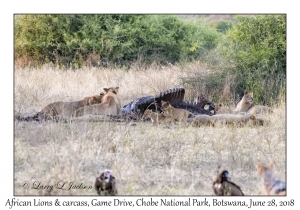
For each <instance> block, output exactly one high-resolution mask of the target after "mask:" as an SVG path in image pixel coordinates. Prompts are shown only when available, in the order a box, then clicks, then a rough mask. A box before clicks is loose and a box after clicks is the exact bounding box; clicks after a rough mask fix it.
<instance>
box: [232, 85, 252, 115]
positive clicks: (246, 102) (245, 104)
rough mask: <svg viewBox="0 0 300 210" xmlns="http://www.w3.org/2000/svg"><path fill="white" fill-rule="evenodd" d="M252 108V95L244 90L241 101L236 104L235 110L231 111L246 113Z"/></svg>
mask: <svg viewBox="0 0 300 210" xmlns="http://www.w3.org/2000/svg"><path fill="white" fill-rule="evenodd" d="M253 106H254V103H253V93H248V91H247V90H245V92H244V96H243V98H242V100H241V101H240V102H239V103H238V104H237V106H236V109H235V110H233V111H236V112H247V111H248V110H249V109H250V108H252V107H253Z"/></svg>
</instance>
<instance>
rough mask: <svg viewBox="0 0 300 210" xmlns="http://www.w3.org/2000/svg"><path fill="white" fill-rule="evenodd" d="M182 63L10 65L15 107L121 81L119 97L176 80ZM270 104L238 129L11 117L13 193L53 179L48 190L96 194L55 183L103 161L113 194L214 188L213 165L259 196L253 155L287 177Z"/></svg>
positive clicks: (281, 131)
mask: <svg viewBox="0 0 300 210" xmlns="http://www.w3.org/2000/svg"><path fill="white" fill-rule="evenodd" d="M182 70H183V69H180V68H179V67H175V66H170V67H167V68H164V69H159V68H154V67H153V68H149V69H147V70H144V71H135V70H134V69H131V70H129V71H123V70H119V69H111V70H108V69H102V70H98V69H84V70H78V71H72V70H67V71H59V70H53V69H51V68H47V67H44V68H43V69H39V70H30V69H16V70H15V107H14V109H15V110H17V111H20V112H22V113H31V112H35V111H39V110H41V109H42V108H43V107H44V106H45V105H47V104H48V103H51V102H54V101H59V100H64V101H72V100H80V99H82V98H84V97H85V96H90V95H95V94H98V93H100V92H101V91H102V89H103V88H104V87H110V86H120V95H121V98H122V103H123V104H126V103H128V102H130V101H131V100H133V99H135V98H137V97H141V96H146V95H155V94H157V93H158V92H160V91H163V90H166V89H169V88H173V87H178V86H177V84H178V83H177V82H178V81H177V78H178V76H179V75H180V74H182ZM274 109H275V110H274V111H275V112H274V113H273V114H272V115H267V116H264V117H265V118H266V119H267V120H269V122H270V124H269V125H267V126H264V127H243V128H236V127H226V126H218V127H214V128H213V127H201V128H194V127H191V126H188V127H183V126H179V125H173V126H171V127H166V126H161V127H159V128H156V127H153V126H152V125H151V124H150V123H148V122H137V123H136V124H135V126H134V124H132V123H128V124H126V123H123V122H122V123H121V122H107V121H106V122H68V123H65V122H59V123H56V122H46V123H43V124H39V123H36V122H18V121H15V133H14V135H15V141H14V144H15V148H14V149H15V153H14V172H15V195H46V194H48V193H47V191H46V190H37V189H31V188H29V189H23V188H22V185H23V183H24V182H25V181H27V182H29V183H30V184H31V185H32V184H33V183H34V182H35V181H38V182H39V181H40V182H41V185H44V186H45V185H53V186H54V189H53V190H52V191H51V195H96V192H95V191H94V190H93V189H77V190H75V189H72V190H60V189H57V188H56V186H55V185H56V183H58V182H59V181H63V182H67V184H68V183H69V182H72V181H75V182H76V183H77V184H80V183H82V184H83V185H86V186H92V185H93V182H94V180H95V177H96V176H98V175H99V173H100V172H101V171H102V170H104V169H105V168H108V169H111V170H112V173H113V175H114V176H115V177H116V179H117V184H118V190H119V194H120V195H213V190H212V182H213V180H214V179H215V178H216V175H217V170H218V166H220V170H222V169H227V170H228V171H229V172H230V173H231V177H232V181H234V182H235V183H237V184H238V185H240V186H241V188H242V190H243V192H244V194H245V195H259V194H261V187H260V181H259V180H258V175H257V171H256V167H255V162H256V160H259V161H261V162H263V163H266V162H268V160H269V158H273V159H274V161H275V173H276V175H278V177H279V178H281V179H282V180H285V176H286V173H285V168H286V167H285V166H286V160H285V157H286V154H285V153H286V121H285V118H286V117H285V104H284V103H281V104H278V106H277V107H274ZM67 184H66V185H67ZM41 185H40V186H41ZM66 185H65V187H66Z"/></svg>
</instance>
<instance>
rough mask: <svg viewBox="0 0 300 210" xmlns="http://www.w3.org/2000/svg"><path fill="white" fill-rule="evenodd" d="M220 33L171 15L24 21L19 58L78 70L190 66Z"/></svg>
mask: <svg viewBox="0 0 300 210" xmlns="http://www.w3.org/2000/svg"><path fill="white" fill-rule="evenodd" d="M218 37H219V34H218V33H217V32H216V30H213V29H210V30H208V28H207V27H203V26H202V25H197V24H194V23H192V22H190V21H184V20H181V19H180V18H178V17H176V16H172V15H126V14H123V15H21V16H16V18H15V58H16V59H18V58H21V57H22V56H26V57H28V58H30V59H31V60H38V61H39V62H40V63H48V62H51V63H56V64H59V65H62V66H72V67H75V68H78V67H81V66H82V65H87V62H88V61H90V62H91V63H92V65H117V66H129V65H131V63H133V62H137V61H140V62H141V63H142V64H151V63H153V62H156V63H158V64H166V63H175V62H181V61H190V60H193V59H197V58H199V57H201V55H202V54H203V53H206V52H207V51H208V50H210V49H213V48H214V47H216V46H217V42H218Z"/></svg>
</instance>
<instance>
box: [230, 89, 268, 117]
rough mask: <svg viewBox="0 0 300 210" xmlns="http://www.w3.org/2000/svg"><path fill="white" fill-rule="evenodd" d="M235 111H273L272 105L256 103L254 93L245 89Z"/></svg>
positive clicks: (252, 112)
mask: <svg viewBox="0 0 300 210" xmlns="http://www.w3.org/2000/svg"><path fill="white" fill-rule="evenodd" d="M233 111H235V112H247V113H249V114H262V113H266V112H267V113H272V112H273V111H272V110H271V108H270V107H268V106H262V105H254V102H253V93H248V91H246V90H245V92H244V96H243V98H242V100H241V101H240V102H239V103H238V104H237V107H236V109H235V110H233Z"/></svg>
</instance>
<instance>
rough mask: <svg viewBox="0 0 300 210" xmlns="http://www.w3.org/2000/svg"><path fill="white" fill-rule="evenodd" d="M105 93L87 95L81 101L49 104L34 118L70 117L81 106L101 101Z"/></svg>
mask: <svg viewBox="0 0 300 210" xmlns="http://www.w3.org/2000/svg"><path fill="white" fill-rule="evenodd" d="M103 95H104V93H100V95H95V96H91V97H85V98H84V99H82V100H80V101H72V102H63V101H57V102H54V103H51V104H48V105H47V106H45V107H44V108H43V109H42V110H41V111H40V112H38V113H37V114H36V115H34V116H33V117H32V119H37V120H39V121H40V120H49V119H56V120H58V119H59V117H67V118H69V117H71V116H72V114H73V113H74V112H75V111H76V110H77V109H79V108H80V107H84V106H89V105H93V104H98V103H101V100H102V97H103Z"/></svg>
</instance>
